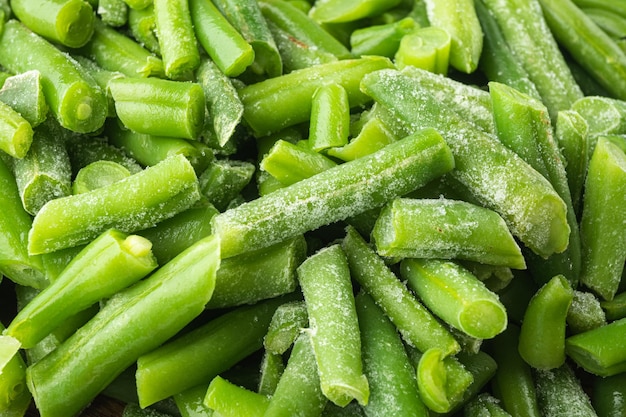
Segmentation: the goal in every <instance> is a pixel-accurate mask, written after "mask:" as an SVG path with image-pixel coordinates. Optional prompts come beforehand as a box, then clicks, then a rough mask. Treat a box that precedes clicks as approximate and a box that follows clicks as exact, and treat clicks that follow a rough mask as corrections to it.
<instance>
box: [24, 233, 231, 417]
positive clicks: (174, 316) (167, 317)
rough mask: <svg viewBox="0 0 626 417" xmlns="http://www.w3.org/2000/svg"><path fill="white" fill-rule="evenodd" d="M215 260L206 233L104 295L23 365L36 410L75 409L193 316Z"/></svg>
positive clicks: (52, 415) (207, 290) (59, 412)
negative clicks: (81, 321) (88, 314)
mask: <svg viewBox="0 0 626 417" xmlns="http://www.w3.org/2000/svg"><path fill="white" fill-rule="evenodd" d="M218 266H219V241H218V240H217V238H215V237H214V236H209V237H208V238H205V239H203V240H201V241H199V242H197V243H196V244H194V245H193V246H192V247H190V248H188V249H187V250H186V251H184V252H183V253H181V254H180V255H178V256H177V257H176V258H174V259H173V260H172V261H170V262H169V263H167V264H166V265H164V266H163V267H161V268H159V269H158V270H157V271H156V272H155V273H154V274H152V275H151V276H150V277H149V278H147V279H145V280H143V281H140V282H138V283H137V284H135V285H133V286H131V287H129V288H128V289H126V290H124V291H121V292H118V293H117V294H116V295H115V296H113V297H112V298H111V299H109V301H108V302H107V303H106V304H105V305H104V307H103V308H102V309H101V310H100V311H99V312H98V313H97V314H96V315H95V316H94V318H93V319H91V320H90V321H89V322H88V323H87V324H86V325H85V326H83V327H81V328H80V330H78V331H77V332H76V333H74V335H72V336H71V337H70V338H69V339H67V340H66V341H65V342H64V343H63V344H62V345H61V346H59V347H58V348H57V349H55V350H54V351H53V352H51V353H50V354H49V355H47V356H46V357H44V358H43V359H41V360H40V361H39V362H37V363H36V364H34V365H33V366H31V367H30V368H29V369H28V371H27V383H28V386H29V388H30V390H31V392H34V393H35V394H34V398H35V402H36V404H37V407H38V408H39V409H40V410H41V413H42V415H46V416H49V417H56V416H58V417H67V416H68V415H74V414H76V413H78V412H79V411H80V410H81V409H83V408H84V407H85V406H86V405H87V404H89V402H91V401H92V400H93V398H95V396H96V395H97V394H98V393H99V392H100V391H102V390H103V389H104V388H105V387H106V386H107V385H108V384H109V383H110V382H111V381H112V380H113V379H114V378H115V377H116V376H117V375H119V374H120V373H121V372H122V371H123V370H124V369H126V368H127V367H129V366H130V365H131V364H133V363H134V362H135V361H136V360H137V359H138V358H139V357H140V356H141V355H143V354H146V353H147V352H150V351H152V350H153V349H155V348H157V347H158V346H159V345H161V344H162V343H163V342H165V341H166V340H167V339H169V338H171V337H172V336H174V334H176V333H177V332H179V331H180V330H181V329H182V328H183V327H184V326H186V325H187V324H188V323H189V322H190V321H191V320H193V319H194V318H195V317H196V316H198V315H199V314H200V313H201V312H202V310H203V309H204V305H205V304H206V303H207V301H208V300H209V299H210V298H211V294H212V292H213V286H214V283H215V271H216V270H217V268H218ZM183 282H184V284H183ZM146 328H150V329H151V330H152V331H149V332H146V331H145V329H146ZM60 375H63V376H65V377H61V376H60Z"/></svg>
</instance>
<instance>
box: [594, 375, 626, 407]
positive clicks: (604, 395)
mask: <svg viewBox="0 0 626 417" xmlns="http://www.w3.org/2000/svg"><path fill="white" fill-rule="evenodd" d="M590 397H591V404H592V405H593V408H594V410H596V413H598V417H611V416H613V417H623V416H624V412H625V411H626V409H624V398H626V373H621V374H617V375H613V376H609V377H605V378H600V377H597V378H594V379H593V381H592V390H591V394H590Z"/></svg>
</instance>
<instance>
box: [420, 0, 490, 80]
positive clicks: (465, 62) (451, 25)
mask: <svg viewBox="0 0 626 417" xmlns="http://www.w3.org/2000/svg"><path fill="white" fill-rule="evenodd" d="M424 3H425V4H426V12H427V14H428V20H429V21H430V24H431V25H432V26H434V27H437V28H441V29H443V30H445V31H446V32H447V33H448V34H449V35H450V39H451V45H450V65H452V66H453V67H454V68H456V69H457V70H459V71H462V72H465V73H468V74H469V73H472V72H474V71H475V70H476V68H478V61H479V59H480V55H481V53H482V49H483V31H482V28H481V26H480V22H479V21H478V17H477V15H476V9H475V8H474V2H473V1H471V0H446V1H440V0H439V1H436V0H426V1H425V2H424Z"/></svg>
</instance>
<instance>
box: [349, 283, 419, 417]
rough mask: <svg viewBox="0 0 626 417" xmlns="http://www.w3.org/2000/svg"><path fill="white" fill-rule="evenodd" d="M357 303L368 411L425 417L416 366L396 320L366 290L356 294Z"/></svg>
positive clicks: (374, 414)
mask: <svg viewBox="0 0 626 417" xmlns="http://www.w3.org/2000/svg"><path fill="white" fill-rule="evenodd" d="M355 302H356V309H357V314H358V317H359V325H360V328H361V344H362V348H363V370H364V372H365V376H366V377H367V380H368V383H369V387H370V397H369V401H368V403H367V405H366V406H365V407H364V410H365V414H366V415H367V416H368V417H377V416H378V417H382V416H388V415H394V416H395V415H397V416H406V417H409V416H411V417H419V416H421V417H426V416H427V415H428V412H427V410H426V407H425V406H424V404H423V403H422V402H421V401H420V398H419V392H418V387H417V380H416V375H415V369H414V368H413V366H412V365H411V363H410V362H409V358H408V357H407V353H406V351H405V349H404V345H403V343H402V340H401V339H400V337H399V335H398V333H397V330H396V328H395V327H394V325H393V323H391V321H389V319H388V318H387V317H386V316H385V315H384V313H383V311H382V310H381V309H380V308H379V307H378V306H377V305H376V303H375V302H374V300H373V299H372V298H371V297H370V296H369V295H367V294H366V293H363V292H361V293H360V294H359V295H357V296H356V299H355Z"/></svg>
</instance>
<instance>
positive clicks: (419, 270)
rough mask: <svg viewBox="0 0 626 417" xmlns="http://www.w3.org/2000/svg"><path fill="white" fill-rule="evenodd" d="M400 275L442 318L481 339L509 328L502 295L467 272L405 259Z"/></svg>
mask: <svg viewBox="0 0 626 417" xmlns="http://www.w3.org/2000/svg"><path fill="white" fill-rule="evenodd" d="M400 273H401V275H402V277H403V278H404V279H406V280H407V281H408V285H409V287H410V288H411V289H413V290H414V291H415V292H416V294H417V295H418V296H419V297H420V299H421V300H422V302H423V303H424V304H425V305H426V306H427V307H428V308H429V309H430V310H431V311H433V313H435V314H436V315H437V316H438V317H439V318H441V319H442V320H444V321H445V322H447V323H448V324H450V325H451V326H453V327H455V328H456V329H458V330H461V331H462V332H464V333H466V334H468V335H470V336H472V337H475V338H477V339H490V338H492V337H494V336H496V335H497V334H499V333H501V332H502V331H504V329H505V328H506V326H507V315H506V309H505V308H504V306H503V305H502V303H501V302H500V300H499V299H498V296H497V295H496V294H495V293H494V292H492V291H490V290H489V289H488V288H487V287H486V286H485V285H484V284H483V283H482V282H481V281H480V280H478V278H476V277H475V276H474V275H472V274H471V273H470V272H469V271H468V270H467V269H465V268H463V267H461V266H459V265H457V264H455V263H453V262H451V261H442V260H437V259H429V260H427V259H405V260H403V261H402V263H401V264H400Z"/></svg>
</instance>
